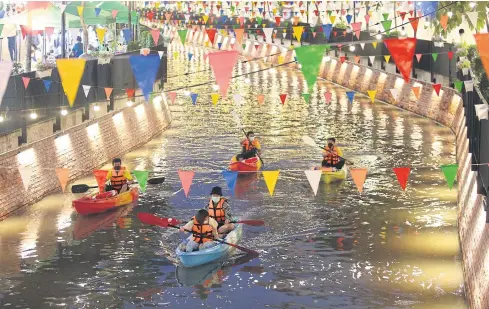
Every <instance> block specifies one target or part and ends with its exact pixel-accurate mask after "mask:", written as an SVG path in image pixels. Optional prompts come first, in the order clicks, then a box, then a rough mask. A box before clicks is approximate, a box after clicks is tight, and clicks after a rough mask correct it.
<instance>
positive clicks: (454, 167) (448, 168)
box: [441, 164, 458, 190]
mask: <svg viewBox="0 0 489 309" xmlns="http://www.w3.org/2000/svg"><path fill="white" fill-rule="evenodd" d="M441 170H442V171H443V175H445V179H446V181H447V184H448V187H449V188H450V190H451V189H452V188H453V183H454V182H455V177H457V171H458V164H447V165H442V166H441Z"/></svg>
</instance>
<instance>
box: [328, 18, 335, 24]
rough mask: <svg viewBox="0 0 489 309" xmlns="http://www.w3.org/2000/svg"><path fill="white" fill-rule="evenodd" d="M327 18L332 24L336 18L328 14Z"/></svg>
mask: <svg viewBox="0 0 489 309" xmlns="http://www.w3.org/2000/svg"><path fill="white" fill-rule="evenodd" d="M329 20H330V21H331V23H332V24H334V21H335V20H336V16H330V17H329Z"/></svg>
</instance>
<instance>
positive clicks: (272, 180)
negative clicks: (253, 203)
mask: <svg viewBox="0 0 489 309" xmlns="http://www.w3.org/2000/svg"><path fill="white" fill-rule="evenodd" d="M262 174H263V178H264V180H265V184H266V185H267V188H268V192H270V196H273V192H274V191H275V185H276V184H277V179H278V175H279V174H280V171H263V172H262Z"/></svg>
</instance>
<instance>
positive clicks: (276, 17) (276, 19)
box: [275, 16, 280, 26]
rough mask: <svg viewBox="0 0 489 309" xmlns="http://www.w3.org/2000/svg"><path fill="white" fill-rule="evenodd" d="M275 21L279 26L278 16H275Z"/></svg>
mask: <svg viewBox="0 0 489 309" xmlns="http://www.w3.org/2000/svg"><path fill="white" fill-rule="evenodd" d="M275 23H276V24H277V26H280V16H275Z"/></svg>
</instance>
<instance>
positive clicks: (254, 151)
mask: <svg viewBox="0 0 489 309" xmlns="http://www.w3.org/2000/svg"><path fill="white" fill-rule="evenodd" d="M240 144H241V147H242V150H241V153H240V154H238V155H237V156H236V159H237V160H238V161H243V160H246V159H249V158H253V157H254V156H256V155H258V156H259V155H260V151H261V145H260V142H259V141H258V140H257V139H256V138H255V133H254V132H253V131H249V132H248V133H247V134H246V138H245V139H244V140H242V141H241V143H240Z"/></svg>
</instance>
